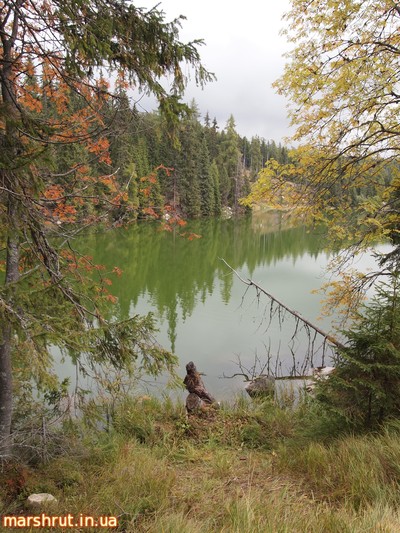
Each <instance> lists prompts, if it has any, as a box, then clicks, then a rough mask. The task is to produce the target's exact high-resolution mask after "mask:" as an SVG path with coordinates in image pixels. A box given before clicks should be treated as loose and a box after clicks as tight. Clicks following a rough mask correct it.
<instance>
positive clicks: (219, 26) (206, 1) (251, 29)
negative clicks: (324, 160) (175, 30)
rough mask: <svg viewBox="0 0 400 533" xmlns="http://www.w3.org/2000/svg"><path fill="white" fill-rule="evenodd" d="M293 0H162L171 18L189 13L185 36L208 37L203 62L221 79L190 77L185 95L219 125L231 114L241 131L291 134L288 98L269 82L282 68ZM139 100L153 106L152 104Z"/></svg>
mask: <svg viewBox="0 0 400 533" xmlns="http://www.w3.org/2000/svg"><path fill="white" fill-rule="evenodd" d="M289 3H290V2H289V0H279V1H278V0H276V1H272V0H270V1H267V0H247V1H245V2H244V1H241V2H234V1H233V0H195V1H190V0H163V1H162V2H160V6H159V9H162V10H163V11H164V12H165V14H166V20H168V21H170V20H172V19H173V18H175V17H177V16H178V15H185V16H186V17H187V20H185V21H183V28H182V31H181V33H180V39H181V40H182V41H189V40H193V39H197V38H201V39H204V41H205V45H204V46H202V47H201V48H200V53H201V57H202V62H203V64H204V65H205V67H206V68H207V69H208V70H209V71H211V72H214V73H215V75H216V76H217V81H215V82H212V83H209V84H207V85H206V87H205V88H204V89H203V90H201V89H199V88H196V86H195V84H194V83H190V84H189V86H188V89H187V91H186V97H185V100H186V101H188V102H190V101H191V100H192V98H195V100H196V102H197V104H198V106H199V109H200V113H201V114H202V116H204V115H205V114H206V112H207V111H208V113H209V115H210V117H211V119H213V118H214V117H216V119H217V121H218V125H219V127H220V129H223V128H224V127H225V125H226V121H227V120H228V118H229V115H230V114H232V115H233V116H234V118H235V121H236V129H237V131H238V133H239V134H240V135H241V136H247V137H249V138H250V137H252V136H254V135H259V136H260V137H264V138H265V139H267V140H269V139H273V140H275V141H276V142H281V141H283V139H284V137H285V136H287V135H289V134H290V131H289V121H288V119H287V117H286V102H285V100H284V98H283V97H281V96H278V95H277V94H275V91H274V89H273V88H272V87H271V84H272V82H273V81H275V80H276V78H278V77H279V76H280V74H281V73H282V72H283V66H284V58H282V54H283V52H284V51H285V50H286V49H287V44H286V41H285V38H284V37H282V36H280V35H279V31H280V30H281V29H282V27H283V21H282V20H281V18H282V15H283V13H284V12H285V11H287V10H288V8H289ZM156 4H157V2H155V1H154V0H153V1H149V0H141V1H140V2H137V4H136V5H138V6H141V7H145V8H152V7H154V6H155V5H156ZM141 105H142V106H143V107H144V109H145V110H147V111H150V110H151V109H149V106H150V107H151V104H150V103H149V102H148V101H146V100H144V99H143V100H142V101H141Z"/></svg>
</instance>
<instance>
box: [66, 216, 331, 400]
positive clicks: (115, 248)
mask: <svg viewBox="0 0 400 533" xmlns="http://www.w3.org/2000/svg"><path fill="white" fill-rule="evenodd" d="M179 231H180V232H188V233H189V232H194V233H196V234H199V235H201V238H199V239H194V240H188V239H187V238H185V237H182V236H180V235H179ZM179 231H176V232H175V233H170V232H166V231H160V229H159V224H157V223H148V222H146V223H138V224H135V225H132V226H130V227H128V228H118V229H115V230H113V231H111V232H104V233H97V234H92V235H90V236H86V237H83V238H81V239H80V240H79V242H78V245H79V249H80V250H81V251H82V252H84V253H85V254H88V255H91V256H92V257H93V261H94V262H95V263H99V264H103V265H105V266H106V268H107V269H110V270H111V269H112V268H113V267H114V266H118V267H119V268H120V269H121V270H122V271H123V274H122V276H121V277H119V278H118V277H116V276H114V277H113V285H112V286H111V287H110V291H111V292H112V294H114V295H115V296H116V297H117V298H118V303H117V304H116V305H115V306H113V313H114V315H115V316H116V317H117V318H118V319H119V320H122V319H125V318H127V317H129V316H132V315H134V314H145V313H147V312H149V311H151V312H152V313H154V316H155V318H156V321H157V323H158V328H159V332H158V333H157V340H158V342H159V343H160V344H162V345H163V346H164V347H165V348H167V349H169V350H171V351H173V352H174V353H176V354H177V355H178V357H179V361H180V365H179V373H180V374H181V375H182V378H183V377H184V375H185V365H186V363H187V362H188V361H191V360H192V361H194V362H195V363H196V365H197V367H198V369H199V370H200V371H202V372H204V373H205V374H206V375H205V377H204V381H205V384H206V386H207V388H208V389H209V390H210V392H212V394H213V395H214V396H216V397H217V398H219V399H226V398H229V397H232V396H233V395H234V394H235V393H236V392H237V391H239V390H243V379H242V378H241V377H237V378H235V379H223V378H221V376H222V375H223V374H225V375H231V374H234V373H237V372H238V371H239V368H238V365H237V359H238V358H240V360H241V362H242V364H243V365H244V366H246V367H247V368H249V367H251V366H252V365H253V363H254V359H255V357H256V356H257V357H258V358H259V359H260V360H261V361H266V358H267V356H268V354H269V356H270V359H271V368H272V369H273V370H274V372H277V373H278V374H280V375H288V374H290V372H291V371H292V370H293V366H294V365H295V366H296V368H297V369H300V368H301V367H302V366H303V365H304V364H305V365H306V366H308V367H309V366H312V365H318V364H320V363H321V358H322V352H323V350H322V346H321V348H320V350H319V351H318V350H317V349H316V352H317V354H316V355H315V359H314V360H313V361H310V360H305V358H307V354H308V351H309V350H308V348H309V339H308V337H307V335H306V332H304V331H303V332H299V334H298V335H296V337H295V338H292V337H293V333H294V331H295V323H294V320H292V319H291V318H290V316H288V315H286V316H280V317H279V316H278V314H277V313H275V314H274V316H272V318H271V316H270V304H269V301H268V300H267V299H266V298H265V297H260V298H258V297H257V295H256V292H255V291H254V289H249V290H248V291H247V292H246V286H245V285H244V284H243V283H242V282H241V281H240V280H239V279H238V278H237V277H236V276H235V275H234V273H233V272H232V271H231V270H230V269H229V268H228V267H227V266H226V265H225V263H224V262H223V261H222V259H224V260H225V261H226V262H227V263H228V264H229V265H230V266H231V267H232V268H233V269H235V270H236V271H237V272H238V273H239V274H240V275H241V276H242V277H243V278H245V279H247V278H251V279H253V280H254V281H255V282H257V283H258V284H259V285H261V286H262V287H264V288H265V289H266V290H267V291H269V292H270V293H272V294H273V295H274V296H276V297H277V298H278V299H279V300H281V301H283V302H284V303H285V304H286V305H288V306H289V307H290V308H291V309H294V310H296V311H298V312H299V313H301V314H302V315H303V316H304V317H306V318H308V319H309V320H311V321H316V323H317V324H318V325H319V327H320V328H322V329H324V330H326V331H329V330H330V328H331V323H330V321H329V320H326V319H325V320H322V321H321V320H318V317H319V315H320V311H321V305H320V299H321V296H320V295H318V294H313V293H312V291H313V290H314V289H317V288H319V287H320V286H321V285H322V284H323V283H324V281H326V280H327V278H326V277H324V271H325V268H326V266H327V264H328V262H329V259H330V258H331V257H332V256H331V254H330V253H329V251H328V250H326V249H325V247H324V238H323V234H322V232H321V231H318V230H312V231H309V230H307V229H306V228H304V227H287V225H285V224H284V223H283V222H282V219H281V217H280V216H279V215H278V214H273V213H255V214H253V216H249V217H245V218H239V219H230V220H205V221H195V222H190V223H188V225H187V226H186V227H185V228H182V229H180V230H179ZM280 319H281V320H280ZM282 319H283V324H282ZM320 341H321V339H318V338H316V339H315V340H314V348H318V346H317V345H318V343H319V342H320ZM326 357H327V355H326ZM325 363H326V364H329V360H326V361H325ZM69 373H72V370H71V367H70V365H68V364H67V363H65V364H64V366H63V367H62V368H61V372H60V374H61V375H68V374H69ZM72 375H73V373H72ZM165 382H166V379H161V380H159V381H158V385H157V387H158V389H157V390H160V389H161V390H162V388H163V386H164V383H165ZM148 387H149V390H150V392H152V390H153V385H148Z"/></svg>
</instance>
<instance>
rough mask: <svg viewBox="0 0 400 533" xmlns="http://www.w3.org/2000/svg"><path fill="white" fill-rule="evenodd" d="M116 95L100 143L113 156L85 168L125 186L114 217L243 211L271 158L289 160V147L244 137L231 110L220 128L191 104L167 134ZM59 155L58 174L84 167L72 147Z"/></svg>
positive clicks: (156, 120) (158, 121) (156, 116)
mask: <svg viewBox="0 0 400 533" xmlns="http://www.w3.org/2000/svg"><path fill="white" fill-rule="evenodd" d="M117 96H118V97H117V98H116V99H114V100H113V101H112V102H110V103H109V105H108V108H107V110H106V111H105V113H106V114H107V116H108V123H109V124H110V126H109V129H110V132H109V133H108V132H105V136H104V139H103V142H106V144H107V145H108V146H109V156H110V160H109V161H107V162H104V161H100V162H99V161H98V160H97V161H95V162H93V163H90V162H89V163H88V167H87V169H85V170H87V171H88V174H89V175H93V176H94V175H96V173H97V174H99V173H100V174H110V173H111V174H112V179H113V182H114V183H113V186H114V187H116V188H117V189H118V190H120V191H122V190H123V193H124V194H123V196H122V197H121V199H122V202H121V203H120V205H119V206H118V207H117V208H115V209H114V210H113V213H112V217H113V220H114V222H117V223H118V222H120V223H121V222H122V221H123V220H124V221H126V219H128V220H134V219H136V218H158V217H160V216H161V215H162V214H163V213H164V211H165V213H167V212H168V210H169V211H172V212H173V213H174V214H176V215H179V216H180V217H183V218H184V219H191V218H199V217H209V216H219V215H220V214H221V210H222V208H223V207H230V208H231V209H232V211H233V212H234V213H236V214H238V213H243V211H244V207H243V206H242V205H241V204H240V203H239V200H240V199H241V198H243V197H244V196H246V195H247V194H248V193H249V191H250V186H251V183H253V182H254V181H255V180H256V178H257V175H258V172H259V171H260V170H261V169H262V168H263V166H264V164H265V163H266V162H267V161H268V160H270V159H275V160H276V161H278V162H279V163H281V164H287V163H289V162H290V157H289V150H288V148H286V147H285V146H283V145H282V144H281V143H279V144H277V143H276V142H275V141H273V140H268V141H267V140H265V139H264V138H260V137H259V136H257V135H255V136H254V137H252V138H251V139H250V140H249V139H247V138H246V137H241V136H240V134H239V133H238V132H237V130H236V125H235V119H234V117H233V116H232V115H231V116H230V117H229V119H228V120H227V123H226V124H225V125H224V126H220V125H218V123H217V120H216V119H215V118H213V119H212V120H211V119H210V117H209V115H208V113H207V114H206V116H205V117H201V116H200V113H199V110H198V108H197V105H196V102H195V101H192V102H191V104H190V106H187V107H186V108H185V109H184V112H183V113H182V115H183V116H182V117H181V119H180V121H179V124H177V125H176V127H175V128H174V129H173V130H172V131H171V125H170V124H169V123H168V122H167V121H166V119H165V117H163V116H162V114H161V113H160V112H158V111H153V112H143V111H142V112H139V111H138V110H137V109H136V107H135V104H134V103H132V101H131V99H130V98H129V96H128V93H127V92H126V91H125V90H123V89H121V88H119V89H118V91H117ZM60 156H61V157H60ZM60 156H59V155H57V157H56V160H57V174H59V175H62V174H63V173H64V172H65V171H66V170H67V169H69V168H71V166H74V165H81V164H82V162H81V159H79V157H80V155H79V157H78V158H76V160H75V161H74V158H75V157H76V154H75V153H74V149H71V153H70V154H68V150H67V151H65V147H63V148H62V150H61V154H60ZM110 166H111V170H112V172H110ZM54 185H55V186H56V185H57V182H56V181H55V183H54ZM73 207H74V208H75V209H78V208H77V206H76V205H75V206H73ZM85 209H87V206H85ZM165 213H164V214H165Z"/></svg>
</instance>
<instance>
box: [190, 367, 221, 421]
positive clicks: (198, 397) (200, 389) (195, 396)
mask: <svg viewBox="0 0 400 533" xmlns="http://www.w3.org/2000/svg"><path fill="white" fill-rule="evenodd" d="M183 383H184V385H185V387H186V389H187V391H188V392H189V395H188V397H187V398H186V410H187V412H188V413H193V412H196V411H199V410H202V409H203V408H204V407H205V406H206V405H211V404H216V403H217V401H216V400H215V398H214V397H213V396H212V395H211V394H210V393H209V392H208V391H207V389H206V388H205V386H204V383H203V380H202V379H201V376H200V374H199V372H197V369H196V365H195V364H194V363H193V361H190V363H188V364H187V365H186V376H185V379H184V380H183Z"/></svg>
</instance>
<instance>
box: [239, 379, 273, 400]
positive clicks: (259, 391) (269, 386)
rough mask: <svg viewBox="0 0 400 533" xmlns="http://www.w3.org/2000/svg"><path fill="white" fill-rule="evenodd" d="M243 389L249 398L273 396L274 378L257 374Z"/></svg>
mask: <svg viewBox="0 0 400 533" xmlns="http://www.w3.org/2000/svg"><path fill="white" fill-rule="evenodd" d="M245 390H246V392H247V394H248V395H249V396H250V398H273V397H274V395H275V378H274V377H272V376H258V377H257V378H255V379H253V380H251V381H249V382H248V383H247V384H246V386H245Z"/></svg>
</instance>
